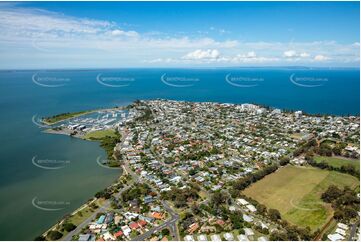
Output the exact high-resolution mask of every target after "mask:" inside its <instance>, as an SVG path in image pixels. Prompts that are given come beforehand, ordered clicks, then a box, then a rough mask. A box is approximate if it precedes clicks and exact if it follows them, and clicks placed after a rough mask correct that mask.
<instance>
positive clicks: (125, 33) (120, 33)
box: [111, 29, 139, 37]
mask: <svg viewBox="0 0 361 242" xmlns="http://www.w3.org/2000/svg"><path fill="white" fill-rule="evenodd" d="M111 34H112V35H113V36H127V37H138V36H139V34H138V33H137V32H135V31H123V30H120V29H115V30H113V31H111Z"/></svg>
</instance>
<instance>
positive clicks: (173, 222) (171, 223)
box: [61, 133, 180, 241]
mask: <svg viewBox="0 0 361 242" xmlns="http://www.w3.org/2000/svg"><path fill="white" fill-rule="evenodd" d="M125 137H126V134H125V133H123V134H122V138H121V143H122V142H123V141H124V139H125ZM123 169H124V172H125V173H126V174H129V175H130V176H131V177H132V180H133V182H134V183H137V182H139V181H140V180H141V179H140V177H139V176H138V175H137V174H135V173H134V172H133V171H132V170H131V168H130V167H129V163H128V161H127V160H126V161H125V162H124V165H123ZM145 183H147V184H148V185H149V186H150V187H151V189H152V190H153V191H155V192H156V193H157V194H158V192H157V190H156V189H155V188H154V187H153V186H152V184H149V183H148V182H146V181H145ZM131 186H132V184H131V185H128V186H125V187H124V188H122V189H121V190H120V191H119V192H118V193H117V194H115V195H114V196H115V197H116V198H118V197H119V196H120V195H121V194H122V192H124V191H125V190H126V189H128V188H129V187H131ZM158 197H159V196H158ZM160 202H161V203H162V205H163V207H164V209H165V210H167V212H168V213H169V215H170V216H171V217H170V219H168V220H167V221H166V222H164V223H163V224H162V225H159V226H157V227H153V228H152V229H150V230H148V231H147V232H145V233H143V234H141V235H139V236H137V237H135V238H134V239H133V241H142V240H147V239H148V238H149V237H150V236H151V235H152V234H153V233H156V232H159V231H161V230H163V229H164V228H169V231H170V234H171V235H172V237H173V239H174V240H176V241H180V236H179V233H178V228H177V221H178V220H179V215H178V214H177V213H176V212H175V211H174V210H173V209H172V208H171V207H170V206H169V205H168V203H167V202H166V201H163V200H160ZM110 206H111V201H109V200H108V201H106V203H105V204H104V205H103V206H102V207H99V208H97V209H96V210H95V211H94V212H93V214H92V215H91V216H89V217H88V218H87V219H85V220H84V221H83V222H82V223H81V224H79V225H78V226H77V227H76V229H74V230H73V231H71V232H69V233H68V234H67V235H66V236H64V237H63V238H62V239H61V240H62V241H70V240H72V237H73V236H74V235H77V234H79V233H80V232H81V230H82V229H83V228H85V227H86V226H88V225H89V223H90V222H92V221H93V220H94V219H95V217H96V215H97V214H98V213H105V212H107V211H108V210H109V209H110Z"/></svg>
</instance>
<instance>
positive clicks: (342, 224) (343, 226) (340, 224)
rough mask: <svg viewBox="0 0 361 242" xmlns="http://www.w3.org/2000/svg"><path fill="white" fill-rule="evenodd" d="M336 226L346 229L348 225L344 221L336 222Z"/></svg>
mask: <svg viewBox="0 0 361 242" xmlns="http://www.w3.org/2000/svg"><path fill="white" fill-rule="evenodd" d="M337 227H339V228H341V229H343V230H348V226H347V225H346V224H344V223H338V224H337Z"/></svg>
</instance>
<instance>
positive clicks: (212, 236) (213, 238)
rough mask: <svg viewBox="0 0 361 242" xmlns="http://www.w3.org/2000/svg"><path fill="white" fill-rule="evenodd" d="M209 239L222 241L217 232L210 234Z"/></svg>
mask: <svg viewBox="0 0 361 242" xmlns="http://www.w3.org/2000/svg"><path fill="white" fill-rule="evenodd" d="M211 240H212V241H222V239H221V237H220V236H219V235H218V234H212V235H211Z"/></svg>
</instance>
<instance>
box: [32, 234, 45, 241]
mask: <svg viewBox="0 0 361 242" xmlns="http://www.w3.org/2000/svg"><path fill="white" fill-rule="evenodd" d="M34 240H35V241H44V240H45V237H44V236H42V235H39V236H36V237H35V239H34Z"/></svg>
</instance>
